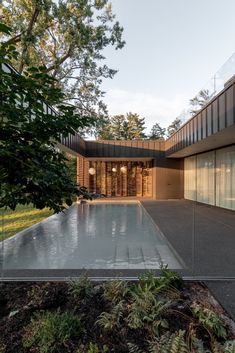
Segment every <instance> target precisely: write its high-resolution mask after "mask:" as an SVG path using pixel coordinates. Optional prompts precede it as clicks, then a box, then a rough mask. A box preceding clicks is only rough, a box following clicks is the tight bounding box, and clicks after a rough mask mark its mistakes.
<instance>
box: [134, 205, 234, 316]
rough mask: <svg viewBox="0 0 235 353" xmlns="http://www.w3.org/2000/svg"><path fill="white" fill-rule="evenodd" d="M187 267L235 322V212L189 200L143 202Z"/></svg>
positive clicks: (189, 272) (190, 273) (189, 273)
mask: <svg viewBox="0 0 235 353" xmlns="http://www.w3.org/2000/svg"><path fill="white" fill-rule="evenodd" d="M141 203H142V205H143V206H144V208H145V209H146V210H147V212H148V213H149V214H150V216H151V217H152V218H153V220H154V221H155V223H156V224H157V225H158V227H159V228H160V229H161V231H162V232H163V234H164V235H165V236H166V238H167V239H168V241H169V242H170V243H171V244H172V246H173V247H174V248H175V250H176V251H177V252H178V254H179V255H180V256H181V258H182V259H183V260H184V262H185V263H186V265H187V267H188V269H189V271H188V275H189V276H190V275H191V276H195V277H196V278H204V279H205V283H206V284H207V285H208V287H209V288H210V289H211V291H212V293H213V294H214V295H215V297H217V299H218V300H219V301H220V302H221V304H222V306H224V308H225V309H227V311H228V312H229V313H230V315H231V316H232V317H233V318H234V319H235V280H234V281H232V280H228V281H214V280H213V281H209V279H219V278H220V279H221V278H224V279H230V278H231V279H232V278H233V279H235V212H234V211H230V210H225V209H221V208H218V207H213V206H208V205H204V204H199V203H195V202H191V201H187V200H172V201H141Z"/></svg>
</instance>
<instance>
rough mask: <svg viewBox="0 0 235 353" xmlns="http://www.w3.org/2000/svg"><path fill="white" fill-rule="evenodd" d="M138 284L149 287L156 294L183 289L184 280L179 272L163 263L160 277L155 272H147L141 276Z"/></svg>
mask: <svg viewBox="0 0 235 353" xmlns="http://www.w3.org/2000/svg"><path fill="white" fill-rule="evenodd" d="M138 286H139V287H141V288H143V287H145V288H148V289H149V291H151V292H153V293H154V294H155V295H156V294H159V293H162V292H166V291H169V290H174V291H175V290H181V289H182V286H183V280H182V278H181V276H180V275H179V274H178V273H177V272H174V271H172V270H170V269H168V265H166V266H164V265H161V267H160V276H159V278H158V277H156V276H155V275H154V273H153V272H146V273H144V274H143V275H142V276H140V277H139V283H138Z"/></svg>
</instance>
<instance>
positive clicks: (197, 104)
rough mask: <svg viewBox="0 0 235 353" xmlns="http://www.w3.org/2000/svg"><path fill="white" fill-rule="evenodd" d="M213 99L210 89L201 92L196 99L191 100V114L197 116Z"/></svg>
mask: <svg viewBox="0 0 235 353" xmlns="http://www.w3.org/2000/svg"><path fill="white" fill-rule="evenodd" d="M211 98H212V95H211V94H210V92H209V90H208V89H203V90H201V91H200V92H199V93H198V94H197V95H196V96H195V97H194V98H192V99H190V101H189V104H190V114H191V115H195V114H196V113H197V112H198V111H199V110H200V109H201V108H202V107H204V105H205V104H207V103H208V102H209V100H210V99H211Z"/></svg>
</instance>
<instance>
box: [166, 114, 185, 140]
mask: <svg viewBox="0 0 235 353" xmlns="http://www.w3.org/2000/svg"><path fill="white" fill-rule="evenodd" d="M181 125H182V121H181V120H180V118H176V119H175V120H174V121H172V123H171V124H170V125H169V126H168V128H167V136H168V137H170V136H171V135H173V134H174V133H175V132H176V131H177V130H178V129H179V128H180V126H181Z"/></svg>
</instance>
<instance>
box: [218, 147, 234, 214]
mask: <svg viewBox="0 0 235 353" xmlns="http://www.w3.org/2000/svg"><path fill="white" fill-rule="evenodd" d="M216 205H217V206H220V207H224V208H229V209H231V210H235V146H232V147H228V148H223V149H221V150H218V151H217V152H216Z"/></svg>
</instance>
